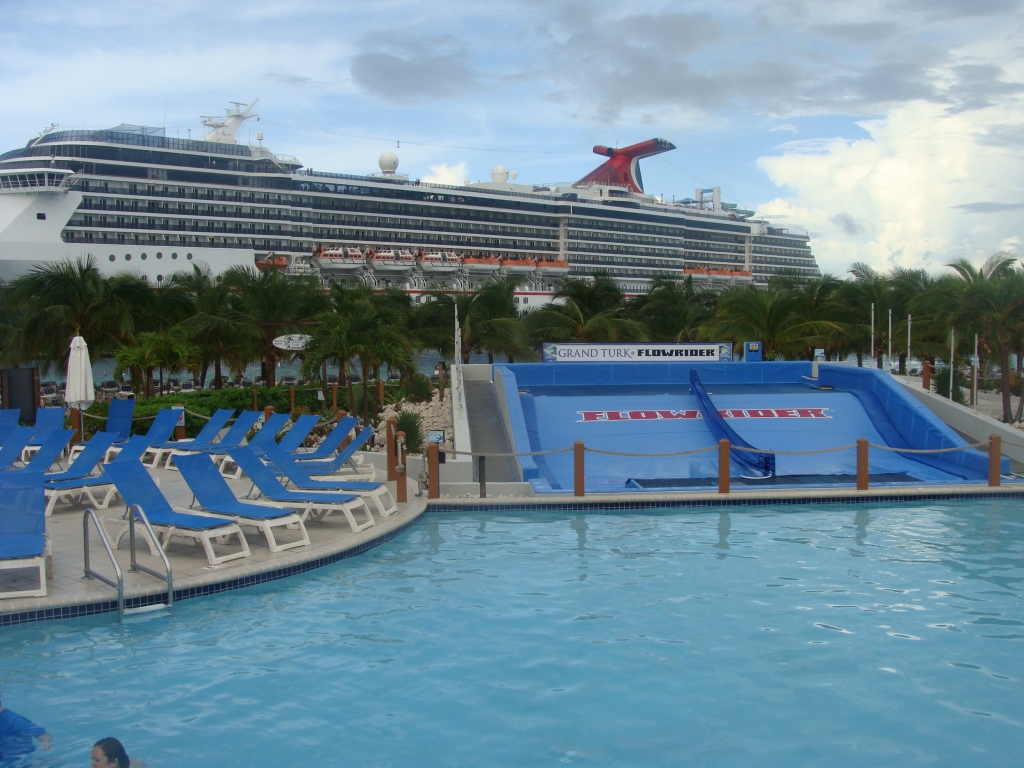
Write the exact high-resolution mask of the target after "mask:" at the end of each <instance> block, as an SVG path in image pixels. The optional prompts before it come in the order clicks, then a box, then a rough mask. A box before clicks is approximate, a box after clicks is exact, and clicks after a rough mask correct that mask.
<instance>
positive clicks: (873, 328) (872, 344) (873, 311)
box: [868, 301, 875, 363]
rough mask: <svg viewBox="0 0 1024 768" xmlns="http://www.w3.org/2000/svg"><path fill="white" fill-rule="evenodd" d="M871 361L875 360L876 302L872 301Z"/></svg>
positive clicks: (869, 352)
mask: <svg viewBox="0 0 1024 768" xmlns="http://www.w3.org/2000/svg"><path fill="white" fill-rule="evenodd" d="M868 356H869V357H870V358H871V362H872V363H874V361H875V302H873V301H872V302H871V349H869V350H868Z"/></svg>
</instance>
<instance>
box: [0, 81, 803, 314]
mask: <svg viewBox="0 0 1024 768" xmlns="http://www.w3.org/2000/svg"><path fill="white" fill-rule="evenodd" d="M231 103H232V107H231V108H230V109H228V110H226V111H225V114H224V116H222V117H216V118H213V117H206V118H203V124H204V125H205V126H206V127H207V128H208V129H209V132H208V133H207V134H206V135H205V136H203V138H202V139H199V140H191V139H180V138H171V137H168V136H167V135H165V134H166V132H165V130H164V129H162V128H150V127H145V126H137V125H126V124H122V125H118V126H116V127H114V128H110V129H105V130H60V129H59V128H53V129H51V130H48V131H46V132H44V133H43V134H41V135H40V136H38V137H37V138H34V139H32V140H31V141H29V142H28V143H27V144H26V145H25V147H23V148H21V149H15V150H13V151H10V152H6V153H4V154H3V155H0V279H3V280H9V279H11V278H13V277H15V276H17V275H19V274H22V273H24V272H26V271H27V270H28V269H30V268H31V267H33V266H35V265H37V264H40V263H44V262H52V261H57V260H62V259H68V258H71V259H74V258H79V257H84V256H87V255H92V256H93V257H94V258H96V259H97V260H98V262H99V264H100V267H101V269H103V271H104V272H107V273H114V272H120V271H123V270H126V269H127V270H135V271H137V272H140V273H142V274H144V275H146V276H147V277H148V278H149V279H150V280H152V281H154V282H155V283H157V284H160V283H161V282H163V281H164V280H165V279H167V276H168V275H169V274H170V273H171V272H173V271H175V270H180V269H183V268H187V267H188V266H189V265H192V264H195V265H207V266H208V267H209V268H210V269H211V270H212V271H213V272H214V273H218V272H222V271H224V270H225V269H228V268H229V267H232V266H235V265H245V266H253V265H256V266H258V267H260V268H262V269H283V270H285V271H286V272H288V273H290V274H303V273H314V274H317V275H319V276H320V278H321V279H322V280H323V281H324V282H325V283H330V282H333V281H338V280H347V281H358V282H360V283H363V284H365V285H369V286H371V287H374V288H384V287H396V288H400V289H403V290H406V291H409V292H410V293H412V294H414V295H415V296H416V297H417V300H420V299H421V298H422V296H423V294H424V293H425V292H426V291H428V290H434V289H437V288H441V289H448V290H463V289H471V288H473V287H474V286H477V285H479V284H480V283H481V282H484V281H488V280H493V279H496V278H500V277H503V276H508V275H514V276H516V278H517V279H518V280H519V283H520V285H519V289H518V292H517V297H516V299H517V303H521V304H523V305H527V306H528V305H537V304H540V303H544V302H546V301H548V300H549V299H550V297H551V295H552V293H553V291H554V290H555V288H556V286H557V283H558V281H559V280H560V279H561V278H563V277H566V276H571V277H585V276H587V275H590V274H592V273H594V272H595V271H599V270H600V271H604V272H606V273H608V274H610V275H611V276H612V277H614V279H615V280H616V281H617V282H618V283H619V284H620V285H621V287H622V288H623V290H624V291H625V292H626V293H627V294H631V295H634V294H638V293H642V292H644V291H645V290H647V287H648V286H649V285H650V282H651V280H652V279H654V278H655V277H657V276H663V275H667V276H672V277H677V278H682V277H685V276H688V275H692V276H693V278H694V279H695V280H697V281H699V282H701V283H704V284H706V285H709V286H711V287H725V286H728V285H735V284H743V283H752V282H753V283H765V282H766V281H767V280H768V278H769V277H770V276H771V275H772V274H774V273H776V272H779V271H783V270H785V271H788V272H791V273H799V274H803V275H806V276H808V277H813V276H818V275H819V274H820V272H819V270H818V266H817V263H816V261H815V259H814V256H813V255H812V253H811V249H810V244H809V240H808V237H807V236H806V235H804V234H801V233H796V232H789V231H787V230H786V229H783V228H779V227H773V226H771V225H770V223H769V222H767V221H764V220H760V219H756V218H754V213H753V211H749V210H743V209H740V208H739V207H738V206H736V205H734V204H729V203H723V202H722V199H721V190H720V188H718V187H714V188H711V189H703V188H701V189H697V190H696V191H695V193H694V197H692V198H686V199H683V200H678V201H676V200H673V201H666V200H664V199H663V198H661V197H658V196H655V195H650V194H647V193H645V192H644V187H643V178H642V175H641V172H640V165H639V163H640V160H641V159H643V158H645V157H650V156H652V155H656V154H659V153H662V152H667V151H670V150H673V149H675V147H674V146H673V145H672V144H671V143H669V142H668V141H665V140H663V139H651V140H649V141H645V142H642V143H639V144H635V145H632V146H629V147H623V148H610V147H603V146H598V147H594V152H595V153H597V154H598V155H600V156H602V157H603V158H605V161H604V163H603V164H601V165H600V166H599V167H598V168H597V169H595V170H594V171H593V172H591V173H589V174H588V175H587V176H585V177H584V178H582V179H580V180H579V181H577V182H572V183H564V184H522V183H518V182H517V178H516V174H515V173H510V172H509V171H508V170H507V169H506V168H505V167H504V166H500V165H499V166H497V167H495V168H494V170H493V171H492V173H491V180H490V181H488V182H480V183H471V182H470V181H469V180H466V182H465V184H463V185H459V186H448V185H440V184H430V183H426V182H423V181H420V180H417V179H410V178H409V177H408V176H407V175H403V174H400V173H398V158H397V156H396V155H395V154H394V153H392V152H385V153H384V154H383V155H382V156H381V157H380V159H379V166H380V172H375V173H372V174H367V175H364V176H359V175H348V174H340V173H324V172H321V171H314V170H312V169H311V168H307V167H304V166H303V164H302V163H300V162H299V161H298V160H297V159H296V158H294V157H291V156H288V155H280V154H275V153H273V152H271V151H270V150H269V149H267V148H266V147H264V146H263V134H262V133H257V134H256V137H257V142H258V144H257V145H255V146H253V145H245V144H240V143H238V141H237V138H236V137H237V135H238V131H239V129H240V128H241V127H242V125H243V124H244V123H245V122H246V121H247V120H249V119H251V118H253V117H255V116H256V114H255V112H254V111H253V110H254V108H255V106H256V101H254V102H252V103H251V104H244V103H241V102H231Z"/></svg>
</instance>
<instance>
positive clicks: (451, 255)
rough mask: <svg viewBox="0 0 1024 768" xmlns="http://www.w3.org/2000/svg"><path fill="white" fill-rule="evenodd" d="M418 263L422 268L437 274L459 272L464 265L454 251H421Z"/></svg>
mask: <svg viewBox="0 0 1024 768" xmlns="http://www.w3.org/2000/svg"><path fill="white" fill-rule="evenodd" d="M418 263H419V267H420V269H421V270H423V271H424V272H429V273H431V274H435V275H436V274H444V273H450V272H458V271H459V267H461V266H462V259H460V258H459V257H458V256H457V255H456V254H455V252H454V251H433V252H431V253H422V252H421V253H420V257H419V259H418Z"/></svg>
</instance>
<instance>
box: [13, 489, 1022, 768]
mask: <svg viewBox="0 0 1024 768" xmlns="http://www.w3.org/2000/svg"><path fill="white" fill-rule="evenodd" d="M1022 554H1024V525H1022V524H1021V522H1020V503H1019V502H1017V501H1010V500H1003V501H991V502H982V503H978V502H969V503H968V502H950V503H941V504H940V503H935V504H928V505H917V506H910V505H904V506H897V507H883V506H870V507H869V506H852V507H840V506H831V507H822V508H808V507H763V508H742V509H734V510H731V511H721V512H720V511H717V510H716V511H698V510H687V511H670V512H657V513H651V514H621V515H574V514H571V513H549V512H533V513H524V514H522V515H520V516H515V515H507V514H498V513H466V514H458V515H428V516H427V517H426V518H425V519H424V520H423V521H422V522H420V523H419V524H418V525H416V526H414V527H413V528H411V529H410V530H409V531H407V532H406V533H404V534H403V535H402V536H401V537H399V538H398V539H395V540H393V541H392V542H389V543H388V544H385V545H383V546H381V547H378V548H377V549H375V550H372V551H371V552H368V553H366V554H364V555H361V556H359V557H356V558H352V559H350V560H347V561H343V562H341V563H338V564H336V565H334V566H331V567H328V568H324V569H321V570H318V571H314V572H311V573H309V574H306V575H304V576H300V577H294V578H291V579H287V580H283V581H278V582H275V583H273V584H270V585H265V586H263V587H257V588H250V589H246V590H242V591H236V592H229V593H224V594H221V595H217V596H213V597H207V598H201V599H195V600H189V601H185V602H182V603H179V604H178V605H176V606H175V607H174V609H173V611H172V612H170V613H168V612H166V611H161V612H157V613H151V614H143V615H138V616H134V617H129V618H127V619H126V620H125V622H124V625H123V628H122V627H119V626H118V624H117V621H116V619H115V618H114V617H113V616H112V615H105V616H97V617H91V618H87V619H80V620H73V621H64V622H51V623H39V624H29V625H22V626H15V627H10V628H6V629H3V630H0V690H2V692H3V703H4V705H6V706H9V707H11V708H12V709H14V710H15V711H17V712H19V713H20V714H23V715H25V716H27V717H29V718H30V719H32V720H34V721H36V722H38V723H39V724H41V725H44V726H45V727H47V728H48V729H49V730H50V732H51V733H52V734H53V738H54V748H53V749H52V750H51V751H50V752H48V753H37V754H36V755H35V756H34V760H35V761H36V762H35V764H37V765H40V766H58V765H60V766H64V765H85V764H87V760H88V757H87V755H88V751H89V746H90V745H91V744H92V742H94V741H95V740H96V739H98V738H100V737H102V736H107V735H114V736H117V737H119V738H121V739H122V740H123V741H124V742H125V744H126V746H127V748H128V752H129V754H130V755H132V756H135V757H139V758H142V759H145V760H146V761H147V763H148V765H149V766H150V768H162V767H164V766H179V765H189V764H192V765H194V764H201V765H216V766H249V765H266V766H276V765H288V766H326V765H353V766H420V765H422V766H485V765H486V766H534V765H562V764H577V765H581V766H587V765H593V766H612V765H614V766H634V765H635V766H651V765H665V766H670V765H671V766H678V765H687V766H734V765H755V764H756V765H758V766H763V767H764V768H771V767H772V766H787V767H792V766H821V765H826V764H827V765H832V766H865V765H872V766H890V765H891V766H897V765H899V766H904V765H929V766H932V765H939V766H945V765H957V766H964V765H971V766H997V765H1016V764H1019V761H1020V757H1021V754H1024V695H1022V693H1024V691H1022V680H1024V609H1022V604H1021V596H1022V577H1024V568H1022V562H1024V561H1022Z"/></svg>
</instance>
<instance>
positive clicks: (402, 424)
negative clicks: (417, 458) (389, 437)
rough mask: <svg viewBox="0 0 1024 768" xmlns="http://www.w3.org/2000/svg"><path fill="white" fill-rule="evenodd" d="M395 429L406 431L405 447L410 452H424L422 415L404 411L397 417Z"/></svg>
mask: <svg viewBox="0 0 1024 768" xmlns="http://www.w3.org/2000/svg"><path fill="white" fill-rule="evenodd" d="M395 431H396V432H405V449H406V451H408V452H409V453H423V426H422V422H421V421H420V415H419V414H418V413H413V412H412V411H402V412H401V413H400V414H398V418H397V419H395Z"/></svg>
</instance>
